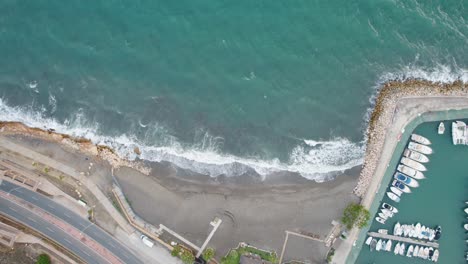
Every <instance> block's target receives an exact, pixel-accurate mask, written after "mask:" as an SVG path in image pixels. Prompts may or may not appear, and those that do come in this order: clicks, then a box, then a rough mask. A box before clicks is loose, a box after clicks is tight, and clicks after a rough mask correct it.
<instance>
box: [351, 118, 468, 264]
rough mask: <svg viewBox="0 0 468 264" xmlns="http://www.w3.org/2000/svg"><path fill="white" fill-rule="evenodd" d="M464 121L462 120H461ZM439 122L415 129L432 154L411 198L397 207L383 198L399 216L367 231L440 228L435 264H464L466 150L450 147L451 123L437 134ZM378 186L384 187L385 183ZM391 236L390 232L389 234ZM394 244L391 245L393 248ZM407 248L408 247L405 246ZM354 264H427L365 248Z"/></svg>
mask: <svg viewBox="0 0 468 264" xmlns="http://www.w3.org/2000/svg"><path fill="white" fill-rule="evenodd" d="M465 121H466V120H465ZM438 124H439V122H429V123H424V124H422V125H420V126H418V127H417V128H416V130H415V133H418V134H420V135H423V136H425V137H427V138H428V139H430V140H431V142H432V145H431V147H432V149H433V150H434V153H433V154H432V155H430V156H429V159H430V162H429V163H428V164H427V166H426V167H427V169H428V171H427V172H425V173H424V174H425V175H426V177H427V178H426V179H424V180H420V181H419V183H420V186H419V187H418V188H413V189H412V193H411V194H404V195H403V197H402V199H401V202H400V203H398V204H397V203H395V202H393V201H391V200H390V199H388V198H387V197H386V196H385V197H384V199H383V200H382V202H387V203H389V204H392V205H395V206H396V207H397V208H398V210H399V213H398V214H396V215H395V216H394V217H393V218H391V219H389V220H388V221H387V222H386V224H385V225H381V224H379V223H377V222H375V221H374V222H373V223H372V225H371V227H370V231H373V232H376V231H377V230H378V229H379V228H385V229H389V230H393V227H394V225H395V223H396V222H400V223H401V224H412V223H417V222H420V223H421V224H422V225H426V226H429V227H435V226H437V225H440V226H441V227H442V237H441V239H440V240H439V245H440V248H439V250H440V257H439V261H438V263H451V264H456V263H466V260H465V258H464V257H465V252H466V251H468V247H467V244H466V242H465V240H466V239H468V235H467V233H466V231H465V230H464V229H463V225H464V224H466V223H468V220H466V216H467V215H466V214H465V212H464V211H463V210H464V208H466V207H468V205H466V204H465V201H468V192H467V188H468V174H467V168H468V167H467V163H466V160H467V159H468V147H467V146H454V145H453V144H452V140H451V128H450V124H451V122H445V126H446V133H445V134H444V135H438V134H437V126H438ZM382 184H385V185H387V184H388V182H384V183H382ZM390 232H393V231H390ZM395 245H396V243H395V242H393V247H395ZM406 247H408V245H406ZM355 263H359V264H361V263H379V264H380V263H382V264H386V263H402V264H404V263H431V262H430V261H428V260H422V259H418V258H407V257H402V256H395V255H394V254H393V249H392V252H391V253H390V252H376V251H373V252H370V251H369V247H368V246H365V245H364V246H363V249H362V251H361V253H360V255H359V257H358V259H357V261H356V262H355Z"/></svg>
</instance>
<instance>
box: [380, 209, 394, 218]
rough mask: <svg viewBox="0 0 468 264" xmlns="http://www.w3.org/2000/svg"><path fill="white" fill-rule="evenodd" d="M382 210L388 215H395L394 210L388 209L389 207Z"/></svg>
mask: <svg viewBox="0 0 468 264" xmlns="http://www.w3.org/2000/svg"><path fill="white" fill-rule="evenodd" d="M380 211H381V212H382V213H383V214H385V215H387V216H389V217H393V216H394V215H395V213H394V212H392V211H390V210H388V209H380Z"/></svg>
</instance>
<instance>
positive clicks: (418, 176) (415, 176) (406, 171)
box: [397, 164, 426, 180]
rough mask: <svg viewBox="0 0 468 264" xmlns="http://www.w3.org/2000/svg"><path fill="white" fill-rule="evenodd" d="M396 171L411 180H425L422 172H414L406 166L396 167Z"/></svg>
mask: <svg viewBox="0 0 468 264" xmlns="http://www.w3.org/2000/svg"><path fill="white" fill-rule="evenodd" d="M397 170H398V171H399V172H401V173H404V174H406V175H408V176H410V177H411V178H413V179H417V180H422V179H425V178H426V177H425V176H424V174H423V173H422V172H420V171H418V170H415V169H412V168H410V167H408V166H405V165H403V164H400V165H398V167H397Z"/></svg>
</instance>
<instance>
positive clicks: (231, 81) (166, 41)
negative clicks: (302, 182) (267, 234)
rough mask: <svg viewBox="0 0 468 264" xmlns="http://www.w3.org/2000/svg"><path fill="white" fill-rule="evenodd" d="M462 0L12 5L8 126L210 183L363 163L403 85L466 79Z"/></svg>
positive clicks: (2, 86)
mask: <svg viewBox="0 0 468 264" xmlns="http://www.w3.org/2000/svg"><path fill="white" fill-rule="evenodd" d="M466 9H467V7H466V3H465V2H464V1H430V2H428V1H360V2H359V3H356V2H352V1H247V0H240V1H235V2H232V1H214V0H200V1H195V2H194V1H168V0H164V1H163V0H157V1H92V2H86V3H84V2H83V1H75V0H70V1H43V0H37V1H13V0H8V1H2V2H1V3H0V55H1V56H0V58H1V59H0V96H1V98H2V99H1V101H0V120H7V121H22V122H25V123H26V124H28V125H32V126H37V127H47V128H54V129H56V130H58V131H60V132H64V133H70V134H73V135H77V136H85V137H88V138H91V139H92V140H93V141H94V142H96V143H101V144H107V145H109V146H112V147H113V148H115V149H117V151H118V152H119V153H120V154H122V155H124V156H127V157H129V158H134V157H135V154H134V153H133V149H134V147H135V146H138V147H139V148H140V150H141V151H142V152H143V153H142V155H141V158H143V159H147V160H154V161H161V160H166V161H171V162H174V163H175V164H177V165H178V166H181V167H184V168H189V169H192V170H194V171H197V172H201V173H206V174H210V175H213V176H216V175H219V174H226V175H229V176H231V175H241V174H243V173H250V172H252V171H253V170H255V172H257V173H259V174H261V175H267V174H268V173H271V172H274V171H279V170H285V171H292V172H298V173H300V174H301V175H302V176H304V177H307V178H310V179H316V180H320V179H322V178H323V177H324V176H326V175H329V173H332V172H335V171H341V170H344V169H347V168H350V167H352V166H355V165H358V164H360V163H361V159H362V154H363V147H362V141H363V130H364V128H365V125H366V124H365V121H366V113H367V112H368V109H369V108H370V107H371V106H372V96H373V95H374V94H375V87H377V86H378V85H379V83H381V82H383V81H386V80H389V79H405V78H423V79H429V80H434V81H444V82H447V81H453V80H455V79H462V80H464V81H467V80H468V76H467V75H468V73H467V70H466V68H467V65H468V48H467V47H468V38H467V36H468V26H467V22H466V21H467V20H468V17H467V14H468V12H467V10H466Z"/></svg>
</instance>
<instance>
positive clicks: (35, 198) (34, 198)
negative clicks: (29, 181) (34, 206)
mask: <svg viewBox="0 0 468 264" xmlns="http://www.w3.org/2000/svg"><path fill="white" fill-rule="evenodd" d="M31 198H32V199H33V200H35V201H39V199H37V197H34V196H31Z"/></svg>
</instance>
